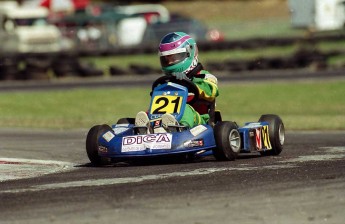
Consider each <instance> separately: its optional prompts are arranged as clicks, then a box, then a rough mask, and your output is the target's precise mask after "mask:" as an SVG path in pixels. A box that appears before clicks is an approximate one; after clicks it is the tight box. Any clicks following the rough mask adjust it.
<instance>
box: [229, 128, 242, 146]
mask: <svg viewBox="0 0 345 224" xmlns="http://www.w3.org/2000/svg"><path fill="white" fill-rule="evenodd" d="M229 142H230V147H231V149H232V151H234V152H239V151H240V148H241V137H240V133H239V132H238V131H237V130H236V129H233V130H231V132H230V135H229Z"/></svg>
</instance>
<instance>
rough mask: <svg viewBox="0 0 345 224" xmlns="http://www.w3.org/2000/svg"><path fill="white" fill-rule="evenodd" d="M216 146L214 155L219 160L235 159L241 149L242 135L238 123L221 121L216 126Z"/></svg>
mask: <svg viewBox="0 0 345 224" xmlns="http://www.w3.org/2000/svg"><path fill="white" fill-rule="evenodd" d="M214 137H215V140H216V146H217V147H216V148H214V149H213V155H214V157H215V158H216V159H217V160H220V161H226V160H235V159H236V158H237V156H238V154H239V152H240V150H241V136H240V132H239V131H238V126H237V124H236V123H234V122H231V121H221V122H218V123H217V124H216V125H215V126H214Z"/></svg>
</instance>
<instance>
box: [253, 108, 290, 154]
mask: <svg viewBox="0 0 345 224" xmlns="http://www.w3.org/2000/svg"><path fill="white" fill-rule="evenodd" d="M263 121H266V122H268V123H269V126H268V134H269V138H270V143H271V146H272V150H268V151H265V152H261V155H279V154H280V153H281V152H282V150H283V146H284V142H285V128H284V123H283V121H282V119H281V118H280V117H279V116H278V115H275V114H264V115H261V117H260V119H259V122H263Z"/></svg>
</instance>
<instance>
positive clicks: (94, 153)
mask: <svg viewBox="0 0 345 224" xmlns="http://www.w3.org/2000/svg"><path fill="white" fill-rule="evenodd" d="M111 130H112V128H111V127H110V126H109V125H106V124H103V125H96V126H93V127H92V128H91V129H90V130H89V132H88V133H87V137H86V153H87V156H88V157H89V160H90V162H91V163H92V165H95V166H102V165H108V164H109V159H108V158H104V157H100V156H99V155H98V146H99V144H98V139H99V137H100V135H101V134H103V133H105V132H107V131H111Z"/></svg>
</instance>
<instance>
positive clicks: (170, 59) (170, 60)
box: [160, 52, 187, 67]
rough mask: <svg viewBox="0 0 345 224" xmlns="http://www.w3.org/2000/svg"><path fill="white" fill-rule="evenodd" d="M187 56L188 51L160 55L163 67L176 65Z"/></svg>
mask: <svg viewBox="0 0 345 224" xmlns="http://www.w3.org/2000/svg"><path fill="white" fill-rule="evenodd" d="M185 58H187V52H181V53H177V54H170V55H164V56H161V57H160V61H161V65H162V67H168V66H172V65H176V64H177V63H179V62H181V61H183V60H184V59H185Z"/></svg>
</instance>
